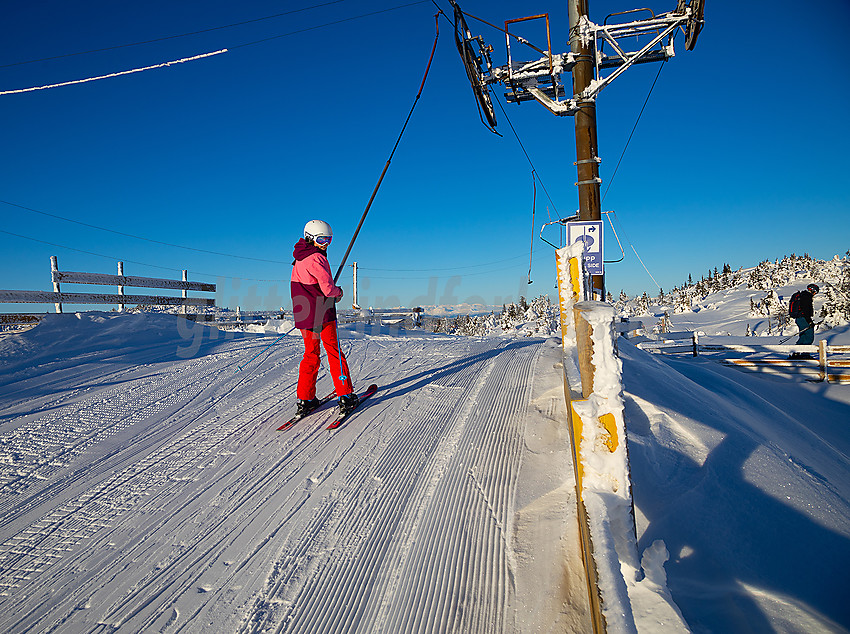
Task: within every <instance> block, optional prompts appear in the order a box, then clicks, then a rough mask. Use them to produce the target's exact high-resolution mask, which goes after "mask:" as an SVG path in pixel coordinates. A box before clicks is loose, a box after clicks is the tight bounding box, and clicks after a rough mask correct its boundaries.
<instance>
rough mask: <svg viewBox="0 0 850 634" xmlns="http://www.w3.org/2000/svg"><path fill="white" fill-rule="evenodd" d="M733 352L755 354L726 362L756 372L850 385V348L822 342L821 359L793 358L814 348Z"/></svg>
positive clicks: (787, 347) (779, 348)
mask: <svg viewBox="0 0 850 634" xmlns="http://www.w3.org/2000/svg"><path fill="white" fill-rule="evenodd" d="M728 349H729V350H734V349H738V350H742V349H743V350H745V351H748V352H750V353H751V354H749V355H747V356H745V357H743V358H739V359H724V360H723V363H724V364H726V365H730V366H734V367H736V368H741V369H745V370H750V371H753V372H765V373H769V374H785V375H788V374H793V375H797V376H801V377H803V378H807V379H810V380H815V381H826V382H833V383H850V346H830V345H829V344H828V343H827V342H826V341H825V340H821V341H820V343H819V344H818V347H817V357H814V356H812V358H790V357H791V354H792V353H794V352H797V353H799V352H804V353H809V354H812V353H811V350H813V349H814V346H759V347H758V349H756V346H728Z"/></svg>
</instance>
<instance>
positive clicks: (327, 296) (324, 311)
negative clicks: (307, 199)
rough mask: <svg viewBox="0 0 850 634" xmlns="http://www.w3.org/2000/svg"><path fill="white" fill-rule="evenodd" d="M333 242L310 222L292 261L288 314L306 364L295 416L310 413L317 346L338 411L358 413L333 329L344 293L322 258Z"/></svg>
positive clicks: (327, 230) (327, 229)
mask: <svg viewBox="0 0 850 634" xmlns="http://www.w3.org/2000/svg"><path fill="white" fill-rule="evenodd" d="M332 239H333V231H332V230H331V226H330V225H329V224H328V223H326V222H324V221H322V220H311V221H310V222H308V223H307V224H306V225H305V226H304V237H303V238H302V239H301V240H299V241H298V243H297V244H296V245H295V250H294V251H293V253H292V255H293V257H294V258H295V261H294V262H293V263H292V264H293V266H292V281H291V284H290V287H291V291H292V312H293V315H294V317H295V326H296V327H297V328H299V329H300V330H301V335H302V336H303V337H304V358H303V359H301V365H300V366H299V371H298V389H297V396H298V410H297V414H298V415H305V414H308V413H309V412H311V411H312V410H314V409H315V408H316V407H317V406H318V404H319V401H318V399H317V398H316V378H317V377H318V374H319V365H320V363H321V362H320V357H319V352H320V351H319V342H320V341H321V343H322V344H323V345H324V347H325V352H326V353H327V355H328V365H329V366H330V373H331V376H332V377H333V382H334V387H335V388H336V394H337V396H338V397H339V407H340V411H341V412H342V413H346V412H349V411H351V410H353V409H354V408H355V407H357V395H356V394H355V393H354V388H353V387H352V383H351V374H350V373H349V371H348V362H347V361H346V360H345V355H343V354H342V352H341V351H340V349H339V341H338V340H337V327H336V326H337V325H336V302H338V301H339V300H341V299H342V289H341V288H340V287H339V286H337V285H336V284H335V283H334V280H333V276H332V275H331V266H330V264H329V263H328V258H327V255H326V252H327V249H328V246H329V245H330V243H331V240H332Z"/></svg>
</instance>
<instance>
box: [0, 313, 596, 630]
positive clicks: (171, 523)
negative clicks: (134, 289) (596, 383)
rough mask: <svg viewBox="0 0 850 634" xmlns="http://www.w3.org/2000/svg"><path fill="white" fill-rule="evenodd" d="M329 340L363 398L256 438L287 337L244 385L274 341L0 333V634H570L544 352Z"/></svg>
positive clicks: (543, 344)
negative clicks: (340, 344)
mask: <svg viewBox="0 0 850 634" xmlns="http://www.w3.org/2000/svg"><path fill="white" fill-rule="evenodd" d="M177 324H180V326H179V329H178V325H177ZM296 332H297V331H296ZM202 333H203V334H202ZM211 334H213V335H216V336H215V337H213V338H210V335H211ZM341 336H342V338H343V341H344V349H347V353H348V356H349V359H350V363H351V370H352V374H353V376H354V379H355V382H356V384H357V385H359V386H360V387H361V388H364V387H365V386H366V385H368V384H369V383H371V382H375V383H378V384H379V385H380V391H379V392H378V394H377V395H376V396H374V397H373V398H372V399H370V401H368V402H367V404H366V405H364V408H363V409H362V410H361V411H358V412H357V413H356V415H355V416H353V417H351V418H350V419H349V420H348V421H346V423H345V424H344V425H343V426H342V427H341V428H340V429H338V430H335V431H333V432H329V431H327V430H326V429H325V427H326V425H327V423H328V422H329V420H330V418H331V417H332V414H333V411H334V408H325V409H323V410H322V411H320V412H317V413H316V414H314V415H312V416H311V417H309V418H307V419H305V420H303V421H300V422H299V423H298V424H296V425H295V426H294V427H293V428H291V429H289V430H287V431H285V432H276V431H275V429H276V427H278V426H279V425H280V424H281V423H283V422H284V421H285V420H286V419H287V418H289V416H291V414H292V411H293V409H294V400H295V381H296V377H297V366H298V362H299V361H300V357H301V348H302V344H301V341H300V336H298V337H295V336H293V337H285V338H284V339H283V340H282V341H281V342H280V343H279V344H278V345H276V346H275V347H274V348H272V349H271V350H270V351H269V353H268V355H263V356H262V357H261V358H260V359H259V360H257V361H254V362H253V363H252V364H250V365H249V366H247V367H246V368H245V370H244V371H242V372H236V371H235V370H236V368H237V366H238V365H239V364H244V363H245V362H246V361H248V360H249V359H250V358H251V357H252V356H253V355H255V354H256V353H257V352H258V351H260V349H261V348H262V347H264V346H266V345H267V344H268V343H269V342H270V341H271V337H269V336H265V337H262V336H255V335H245V334H233V333H228V334H225V333H218V331H216V330H215V329H211V328H209V327H203V326H193V325H192V324H191V323H190V322H185V321H184V320H180V319H178V318H175V317H173V316H168V315H120V314H108V313H85V314H81V315H79V316H75V315H51V316H48V317H47V318H46V319H45V320H44V322H43V323H42V324H41V325H39V326H38V327H37V328H35V329H33V330H31V331H29V332H27V333H24V334H22V335H14V336H10V337H6V338H5V339H3V340H0V359H1V360H2V367H3V370H2V372H0V393H2V400H0V478H2V480H0V482H2V491H0V511H2V515H0V594H2V596H0V631H4V632H47V631H57V632H107V631H120V632H150V631H156V632H266V631H280V632H283V631H286V632H379V631H383V632H450V631H455V632H512V631H528V629H527V628H529V627H531V628H537V627H538V625H539V624H541V623H543V624H545V625H543V627H548V626H550V625H552V624H553V623H554V624H561V625H563V627H564V628H567V627H570V628H575V627H578V628H580V627H581V625H580V624H581V623H582V618H584V614H583V610H584V609H585V608H584V607H583V601H584V594H585V592H586V590H585V587H584V583H583V580H582V576H581V570H580V565H579V561H580V560H579V557H580V555H579V554H578V551H577V550H576V551H568V550H566V549H568V548H569V547H570V546H571V545H573V544H574V539H572V538H571V537H570V535H571V534H572V535H574V533H575V530H576V521H575V516H574V511H573V507H574V505H575V501H574V494H573V490H572V487H573V486H574V481H572V475H571V465H570V462H569V448H568V444H567V441H566V438H565V437H564V436H563V434H562V433H561V432H560V431H559V428H560V427H562V423H560V424H559V422H558V421H559V420H560V421H563V415H564V414H563V405H562V401H563V391H562V388H561V385H560V378H559V373H558V372H559V371H558V370H556V369H554V368H553V365H554V363H555V362H556V361H557V360H558V348H557V347H556V345H555V344H556V340H550V341H548V342H547V341H545V340H543V339H533V338H522V339H519V338H495V337H494V338H478V339H472V338H460V337H448V336H438V335H430V334H426V333H420V334H415V333H410V334H404V333H390V332H388V331H386V330H384V331H383V332H374V333H358V332H356V331H354V330H348V331H344V332H343V333H342V334H341ZM538 375H540V376H541V377H542V378H541V380H539V381H536V382H535V380H534V379H533V377H535V376H538ZM329 388H330V379H329V377H328V376H327V373H326V372H325V373H323V375H322V376H321V378H320V383H319V390H320V392H322V393H324V392H326V391H328V389H329ZM524 456H528V459H527V460H526V461H525V466H523V458H524ZM523 469H524V470H523ZM569 562H572V563H571V564H570V565H569V569H568V564H569ZM541 583H542V584H543V587H541ZM566 604H570V606H571V607H570V609H569V610H567V609H565V608H564V606H565V605H566Z"/></svg>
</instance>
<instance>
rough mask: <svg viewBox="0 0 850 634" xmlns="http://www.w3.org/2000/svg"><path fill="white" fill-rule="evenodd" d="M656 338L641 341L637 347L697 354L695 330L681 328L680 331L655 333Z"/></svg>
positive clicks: (654, 350)
mask: <svg viewBox="0 0 850 634" xmlns="http://www.w3.org/2000/svg"><path fill="white" fill-rule="evenodd" d="M655 336H656V337H657V338H656V339H653V340H651V341H641V342H640V343H639V344H637V346H638V348H641V349H642V350H647V351H648V352H661V353H664V354H681V353H690V354H692V355H693V356H695V357H696V356H699V336H698V335H697V333H695V332H691V331H689V330H683V331H681V332H663V333H659V334H658V335H655Z"/></svg>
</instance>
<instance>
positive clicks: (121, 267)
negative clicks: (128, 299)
mask: <svg viewBox="0 0 850 634" xmlns="http://www.w3.org/2000/svg"><path fill="white" fill-rule="evenodd" d="M118 275H124V263H123V262H119V263H118ZM118 294H119V295H122V296H123V295H124V285H123V284H122V285H121V286H119V287H118ZM118 312H119V313H123V312H124V304H118Z"/></svg>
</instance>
